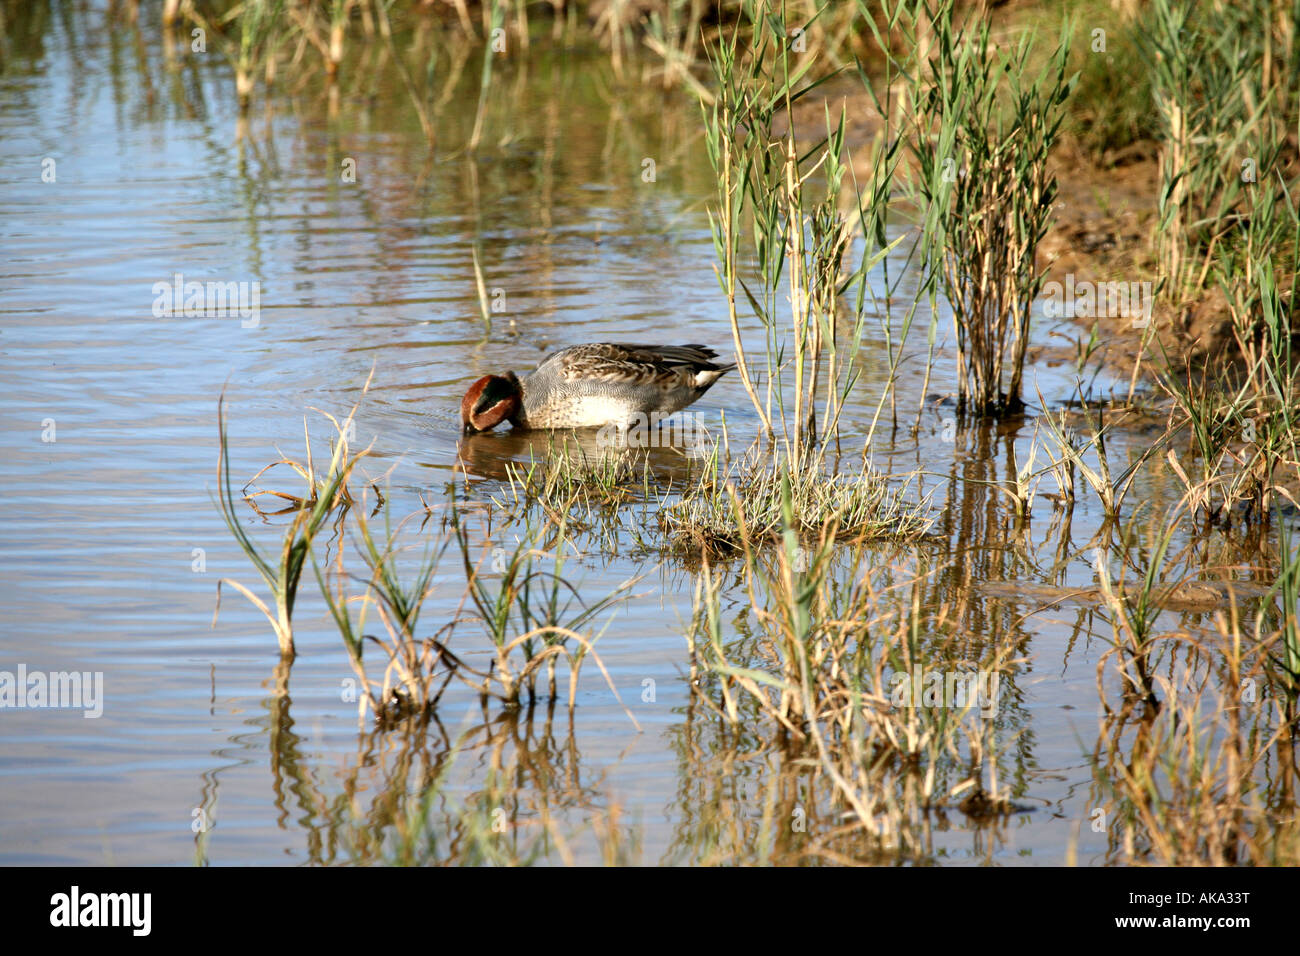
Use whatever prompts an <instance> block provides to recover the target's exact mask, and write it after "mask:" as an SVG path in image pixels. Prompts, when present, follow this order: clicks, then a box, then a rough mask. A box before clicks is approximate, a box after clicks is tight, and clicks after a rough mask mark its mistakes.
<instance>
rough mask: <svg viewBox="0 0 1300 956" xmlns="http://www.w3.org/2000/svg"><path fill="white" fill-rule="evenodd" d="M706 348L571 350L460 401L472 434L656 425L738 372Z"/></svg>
mask: <svg viewBox="0 0 1300 956" xmlns="http://www.w3.org/2000/svg"><path fill="white" fill-rule="evenodd" d="M717 357H718V353H717V352H715V351H714V350H713V349H711V348H708V347H707V346H704V345H623V344H618V343H615V342H598V343H595V344H591V345H571V346H569V347H568V348H563V349H560V350H559V351H558V352H552V353H551V354H550V355H548V356H546V358H544V359H542V361H541V364H539V365H538V366H537V368H536V370H534V371H532V372H530V373H529V374H527V375H525V376H524V377H523V378H519V377H518V376H517V375H515V373H514V372H506V373H505V374H504V375H484V376H483V377H482V378H480V379H478V380H477V381H475V382H474V383H473V384H472V385H470V387H469V391H467V392H466V393H465V398H464V399H463V400H462V401H461V403H460V418H461V424H462V425H463V426H464V433H465V434H467V435H468V434H473V433H475V432H486V431H490V430H491V429H493V428H495V427H496V426H497V425H499V424H501V423H502V422H505V421H508V422H509V423H510V424H511V426H512V427H514V428H517V429H548V428H549V429H554V428H600V427H603V426H606V425H618V426H625V425H631V424H633V423H635V422H637V421H648V420H649V419H650V417H651V416H653V415H659V416H664V415H671V414H672V413H673V412H677V411H681V410H682V409H683V408H685V407H686V406H688V405H690V404H691V403H692V402H694V401H695V400H696V399H698V398H699V397H700V396H701V395H703V394H704V393H705V392H707V391H708V390H709V389H710V388H712V387H713V384H714V382H716V381H717V380H718V379H720V378H721V377H722V376H723V375H725V374H726V373H727V372H729V371H731V370H732V369H733V368H735V367H736V364H735V363H734V362H717V361H715V359H717Z"/></svg>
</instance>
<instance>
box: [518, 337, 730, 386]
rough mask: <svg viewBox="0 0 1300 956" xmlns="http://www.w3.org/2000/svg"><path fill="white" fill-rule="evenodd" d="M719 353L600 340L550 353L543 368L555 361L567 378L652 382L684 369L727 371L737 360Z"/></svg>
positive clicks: (698, 347) (699, 348)
mask: <svg viewBox="0 0 1300 956" xmlns="http://www.w3.org/2000/svg"><path fill="white" fill-rule="evenodd" d="M717 357H718V353H717V352H715V351H714V350H713V349H711V348H709V347H708V346H705V345H623V344H618V343H614V342H599V343H596V344H594V345H574V346H571V347H569V348H567V349H560V351H558V352H555V353H553V354H551V355H549V356H547V357H546V358H545V359H544V360H543V361H542V364H541V365H540V366H538V368H539V370H540V369H541V368H543V367H545V366H547V365H551V364H552V363H554V366H555V371H556V372H557V373H559V374H561V375H563V376H564V377H565V378H566V379H569V380H576V379H581V380H585V381H603V382H648V381H653V380H656V379H662V378H665V377H676V376H679V375H681V374H682V373H683V372H685V373H688V374H689V375H691V376H694V374H695V373H697V372H715V371H716V372H719V373H721V372H725V371H728V370H729V369H732V368H735V365H734V364H733V363H722V364H719V363H717V362H715V361H714V359H716V358H717Z"/></svg>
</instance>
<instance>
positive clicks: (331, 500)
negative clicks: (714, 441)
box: [217, 394, 366, 659]
mask: <svg viewBox="0 0 1300 956" xmlns="http://www.w3.org/2000/svg"><path fill="white" fill-rule="evenodd" d="M353 411H354V412H355V409H354V410H353ZM327 417H328V418H329V419H330V420H331V421H332V422H333V423H334V426H335V429H336V430H337V432H338V438H337V440H336V441H335V442H334V447H333V451H332V453H331V456H330V462H329V466H328V468H327V469H326V471H325V472H324V473H323V474H319V473H317V471H316V469H315V465H314V462H313V459H312V454H311V437H310V435H307V434H306V423H305V422H304V424H303V431H304V437H305V439H306V442H307V461H306V462H305V463H299V462H295V461H290V460H288V459H281V460H280V461H278V462H276V463H275V464H277V465H281V464H282V465H287V466H289V467H290V468H292V469H293V470H294V471H296V472H297V473H298V475H299V476H300V477H301V478H302V479H303V480H304V481H305V482H306V485H307V487H306V490H305V491H304V492H303V493H302V494H301V495H300V496H294V495H291V494H287V493H283V492H278V493H276V494H277V496H278V497H280V498H283V499H285V500H288V501H290V502H291V503H292V510H293V512H294V516H293V520H292V522H291V523H290V524H289V526H288V528H287V529H286V530H285V533H284V537H283V541H282V544H281V547H280V554H279V556H278V558H277V559H276V560H275V561H274V563H273V562H272V559H271V558H270V557H266V556H263V554H262V553H261V552H260V551H259V550H258V548H257V546H256V545H255V544H254V543H253V540H252V538H251V537H250V536H249V534H248V532H247V531H245V530H244V526H243V522H242V520H241V516H240V515H239V513H238V512H237V511H236V510H235V492H234V488H233V486H232V484H231V479H230V445H229V442H228V440H227V428H226V414H225V395H224V394H223V395H222V397H221V399H220V400H219V402H218V404H217V435H218V439H219V443H220V455H219V458H218V468H217V497H218V501H219V505H220V508H221V516H222V518H224V519H225V522H226V527H227V528H229V529H230V533H231V535H233V536H234V538H235V541H236V542H237V543H238V544H239V547H240V549H241V550H242V551H243V552H244V554H245V555H247V556H248V559H249V560H250V561H251V562H252V563H253V567H254V568H256V570H257V572H258V574H260V575H261V577H262V580H263V581H265V582H266V585H267V587H268V588H270V591H271V604H272V605H274V611H272V609H271V607H269V606H268V605H267V603H266V602H265V601H263V600H262V599H261V598H259V597H258V596H257V595H256V594H254V593H253V592H252V591H250V590H249V589H248V588H247V587H245V586H244V585H242V584H240V583H239V582H238V581H234V580H232V579H230V578H222V579H221V581H220V582H219V583H218V585H217V593H218V610H219V609H220V588H221V585H222V584H228V585H230V586H231V587H233V588H235V589H236V590H237V591H239V592H240V593H241V594H243V595H244V596H245V597H247V598H248V599H249V600H250V601H251V602H252V603H253V605H254V606H255V607H257V609H258V610H260V611H261V612H262V613H263V614H264V615H266V619H267V620H268V621H269V622H270V623H271V627H272V628H273V629H274V631H275V635H276V639H277V640H278V642H279V644H280V654H281V656H282V657H285V658H289V659H291V658H293V656H294V645H293V621H292V619H293V609H294V602H295V601H296V599H297V595H298V585H299V582H300V581H301V579H302V571H303V567H304V565H305V562H306V560H307V557H308V555H309V554H310V552H311V548H312V543H313V541H314V540H315V538H316V535H317V534H318V533H319V532H320V530H321V529H322V528H323V527H324V526H325V523H326V522H327V521H328V520H329V519H330V517H331V516H333V515H335V514H336V513H338V512H339V511H340V509H341V510H342V511H343V512H346V510H347V507H348V505H349V504H350V503H351V500H352V498H351V494H350V492H349V490H348V478H349V476H350V475H351V473H352V470H353V469H354V468H355V467H356V465H357V463H358V462H359V461H360V460H361V459H362V458H363V457H364V456H365V454H366V453H365V452H364V451H363V452H359V453H357V454H350V453H349V450H348V442H347V439H346V437H345V436H346V434H347V430H348V429H349V427H350V426H351V423H352V416H351V415H349V416H348V418H347V419H346V420H345V421H344V422H343V423H341V424H340V423H339V421H338V420H337V419H335V418H334V417H333V416H327ZM268 467H273V466H268ZM265 470H266V469H263V471H265ZM259 474H260V473H259Z"/></svg>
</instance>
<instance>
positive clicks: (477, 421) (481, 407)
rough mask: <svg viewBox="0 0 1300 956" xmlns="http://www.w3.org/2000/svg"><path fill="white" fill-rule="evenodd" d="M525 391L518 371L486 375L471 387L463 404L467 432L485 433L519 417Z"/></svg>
mask: <svg viewBox="0 0 1300 956" xmlns="http://www.w3.org/2000/svg"><path fill="white" fill-rule="evenodd" d="M523 406H524V390H523V387H522V386H521V385H520V384H519V379H518V378H516V377H515V373H514V372H506V374H505V375H484V376H483V377H482V378H481V379H479V380H478V381H477V382H475V383H474V384H473V385H471V386H470V387H469V391H468V392H466V393H465V398H464V399H463V400H462V401H461V403H460V420H461V424H462V425H464V427H465V434H467V435H468V434H471V433H473V432H485V431H488V430H489V429H492V428H495V427H496V426H497V425H500V424H501V423H502V422H504V421H506V420H508V419H515V418H517V417H518V416H519V413H520V411H521V410H522V409H523Z"/></svg>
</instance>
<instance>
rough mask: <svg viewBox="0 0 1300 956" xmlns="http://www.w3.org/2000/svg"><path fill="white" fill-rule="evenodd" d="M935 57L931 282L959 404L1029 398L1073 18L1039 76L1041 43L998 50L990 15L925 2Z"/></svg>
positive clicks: (922, 94)
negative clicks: (967, 22) (948, 321)
mask: <svg viewBox="0 0 1300 956" xmlns="http://www.w3.org/2000/svg"><path fill="white" fill-rule="evenodd" d="M912 15H913V17H914V18H915V19H919V18H922V17H924V18H925V19H926V20H927V21H928V24H929V33H930V42H931V44H932V46H931V49H930V56H929V58H928V60H926V61H925V62H924V63H922V64H920V65H919V67H918V68H917V69H916V70H914V71H912V72H906V71H905V72H904V75H905V76H906V77H907V78H908V79H909V80H910V82H911V83H912V89H911V91H910V93H911V98H912V100H913V102H914V103H915V128H914V131H913V140H912V149H913V151H914V153H915V157H916V161H917V176H916V178H915V180H913V181H912V182H911V189H912V190H913V192H914V193H915V195H916V197H917V198H918V200H919V201H920V203H921V204H922V208H923V209H924V210H925V219H924V227H923V228H924V237H925V238H924V248H925V256H926V261H927V265H928V270H929V275H930V278H931V280H932V283H935V284H932V285H931V288H932V289H933V288H936V284H937V287H938V288H941V289H942V291H943V294H944V296H945V298H946V299H947V300H948V304H949V306H950V307H951V308H952V312H953V325H954V331H955V333H956V339H957V351H958V356H957V362H958V375H957V377H958V392H957V395H958V399H957V401H958V411H959V412H970V413H973V414H977V415H986V414H1001V413H1007V412H1015V411H1018V410H1019V409H1020V408H1022V407H1023V405H1024V402H1023V400H1022V399H1021V395H1020V388H1021V378H1022V376H1023V372H1024V361H1025V350H1026V348H1027V346H1028V343H1029V327H1030V315H1031V309H1032V306H1033V303H1034V299H1035V297H1036V296H1037V295H1038V293H1039V290H1040V289H1041V287H1042V284H1043V281H1044V278H1045V276H1044V274H1043V273H1042V272H1040V271H1039V269H1038V267H1037V265H1036V263H1035V255H1036V253H1037V249H1038V243H1039V241H1040V240H1041V239H1042V237H1043V235H1044V233H1045V232H1046V230H1047V225H1048V221H1049V219H1050V216H1051V212H1052V206H1053V203H1054V202H1055V199H1056V192H1057V183H1056V177H1055V175H1054V174H1053V173H1052V172H1051V171H1050V169H1049V167H1048V163H1047V157H1048V154H1049V153H1050V152H1051V151H1052V148H1053V146H1054V145H1055V144H1056V142H1057V140H1058V139H1059V137H1060V132H1061V124H1062V121H1063V119H1064V116H1065V112H1064V107H1065V103H1066V100H1067V98H1068V97H1069V95H1070V92H1071V90H1072V88H1073V86H1074V83H1075V80H1076V78H1077V74H1076V75H1075V76H1067V74H1066V69H1067V63H1068V59H1069V52H1070V43H1069V27H1068V24H1067V25H1066V27H1065V28H1064V29H1063V30H1062V33H1061V38H1060V41H1059V43H1058V44H1057V47H1056V50H1055V51H1054V53H1053V54H1052V55H1051V56H1050V57H1049V59H1048V61H1047V63H1046V64H1045V65H1044V67H1043V68H1042V70H1041V71H1039V72H1038V73H1037V74H1031V73H1030V71H1029V65H1028V63H1029V58H1030V55H1031V52H1032V41H1031V40H1030V39H1029V34H1028V33H1026V34H1022V35H1021V39H1020V40H1019V41H1018V42H1017V43H1016V45H1015V46H1014V48H1012V49H1011V50H1009V51H1007V52H1000V51H998V50H997V49H996V48H995V46H994V45H993V42H992V39H991V37H990V31H989V24H988V21H987V20H984V19H981V20H980V21H979V22H978V25H976V26H974V27H965V26H962V27H959V26H956V25H954V22H953V4H952V2H951V0H940V2H938V3H936V4H934V5H933V6H932V5H931V4H930V3H929V2H927V0H919V2H918V3H917V4H916V6H915V7H914V8H913V14H912Z"/></svg>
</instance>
